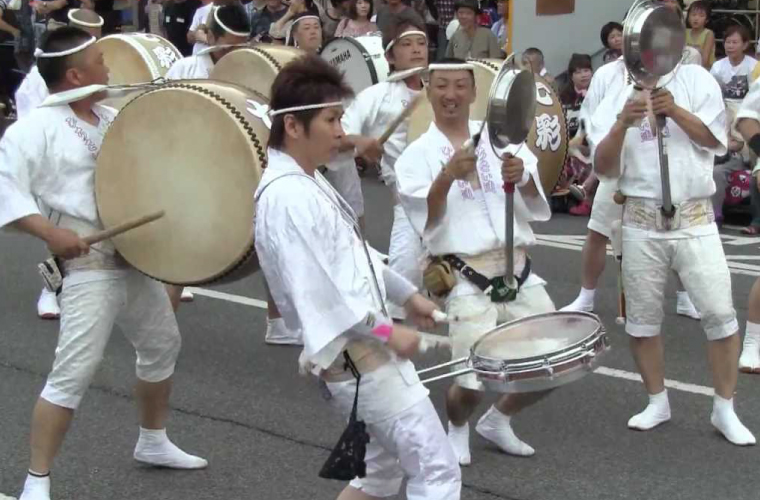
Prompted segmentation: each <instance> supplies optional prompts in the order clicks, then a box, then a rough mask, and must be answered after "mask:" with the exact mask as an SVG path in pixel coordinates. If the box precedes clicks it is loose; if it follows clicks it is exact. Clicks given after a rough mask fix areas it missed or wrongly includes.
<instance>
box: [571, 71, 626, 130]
mask: <svg viewBox="0 0 760 500" xmlns="http://www.w3.org/2000/svg"><path fill="white" fill-rule="evenodd" d="M627 75H628V71H627V70H626V68H625V62H623V57H622V56H621V57H619V58H618V59H616V60H614V61H612V62H609V63H607V64H605V65H604V66H602V67H601V68H599V69H598V70H596V73H594V76H593V78H592V79H591V84H590V85H589V87H588V92H586V97H585V98H584V99H583V104H582V105H581V120H585V122H586V127H588V125H589V120H591V118H592V117H593V116H594V113H595V112H596V109H597V108H598V107H599V104H601V102H602V100H603V99H604V97H605V96H606V95H607V94H610V93H613V92H619V91H620V90H621V88H622V87H624V86H626V85H627Z"/></svg>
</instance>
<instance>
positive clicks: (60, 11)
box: [33, 0, 77, 30]
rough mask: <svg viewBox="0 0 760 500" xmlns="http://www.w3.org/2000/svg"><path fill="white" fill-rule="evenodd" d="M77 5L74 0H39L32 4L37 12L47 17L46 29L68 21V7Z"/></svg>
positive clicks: (57, 26)
mask: <svg viewBox="0 0 760 500" xmlns="http://www.w3.org/2000/svg"><path fill="white" fill-rule="evenodd" d="M73 7H77V5H76V4H75V0H39V1H37V2H35V3H34V4H33V8H34V10H35V12H37V14H39V15H41V16H45V18H46V19H47V29H48V30H54V29H58V28H61V27H63V26H66V25H67V24H68V23H69V9H71V8H73Z"/></svg>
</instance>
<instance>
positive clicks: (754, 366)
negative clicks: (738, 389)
mask: <svg viewBox="0 0 760 500" xmlns="http://www.w3.org/2000/svg"><path fill="white" fill-rule="evenodd" d="M739 370H741V371H743V372H746V373H753V372H754V373H760V324H757V323H752V322H751V321H747V330H746V331H745V333H744V347H743V348H742V355H741V357H740V358H739Z"/></svg>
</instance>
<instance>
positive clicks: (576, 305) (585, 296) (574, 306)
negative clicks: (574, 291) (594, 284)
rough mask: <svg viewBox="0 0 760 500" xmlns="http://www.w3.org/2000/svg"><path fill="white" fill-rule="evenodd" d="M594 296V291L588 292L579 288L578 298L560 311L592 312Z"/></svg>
mask: <svg viewBox="0 0 760 500" xmlns="http://www.w3.org/2000/svg"><path fill="white" fill-rule="evenodd" d="M594 295H596V289H591V290H589V289H588V288H583V287H581V292H580V293H579V294H578V297H576V299H575V300H574V301H572V302H571V303H570V304H568V305H566V306H565V307H563V308H562V309H560V311H579V312H591V311H593V310H594Z"/></svg>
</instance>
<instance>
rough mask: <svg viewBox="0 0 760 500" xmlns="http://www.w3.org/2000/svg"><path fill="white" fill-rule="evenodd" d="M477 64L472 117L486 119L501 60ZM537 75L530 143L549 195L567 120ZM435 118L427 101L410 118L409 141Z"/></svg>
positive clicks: (553, 94) (562, 160)
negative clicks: (534, 116)
mask: <svg viewBox="0 0 760 500" xmlns="http://www.w3.org/2000/svg"><path fill="white" fill-rule="evenodd" d="M468 62H469V63H471V64H472V65H473V66H474V67H475V70H474V73H475V86H476V88H477V98H476V100H475V102H474V103H473V104H472V106H471V108H470V119H471V120H485V119H486V113H487V111H488V95H489V89H490V88H491V84H492V83H493V80H494V78H496V76H497V75H498V74H499V70H500V68H501V64H502V62H503V61H502V60H500V59H471V60H469V61H468ZM535 78H536V101H537V102H536V119H535V122H534V123H533V127H532V128H531V130H530V134H529V135H528V139H527V141H526V144H527V146H528V147H529V148H530V150H531V151H532V152H533V154H534V155H536V157H537V158H538V172H539V175H540V177H541V185H542V187H543V188H544V193H546V194H547V196H548V195H549V193H551V192H552V190H553V189H554V186H555V185H556V184H557V181H558V180H559V177H560V174H561V173H562V167H563V165H564V164H565V159H566V158H567V150H568V144H569V140H568V136H567V120H566V119H565V112H564V111H563V110H562V103H561V102H560V100H559V96H558V95H557V93H556V92H555V91H554V88H553V87H552V86H551V84H549V82H547V81H546V80H545V79H544V78H542V77H540V76H538V75H535ZM432 121H433V109H432V107H431V106H430V103H429V102H427V100H425V101H424V102H423V103H421V104H420V106H418V107H417V109H416V110H415V111H414V113H412V116H411V117H410V119H409V133H408V135H407V137H408V139H409V142H410V143H411V142H412V141H413V140H415V139H417V138H418V137H419V136H420V135H422V134H424V133H425V132H426V131H427V129H428V128H429V127H430V123H432Z"/></svg>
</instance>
